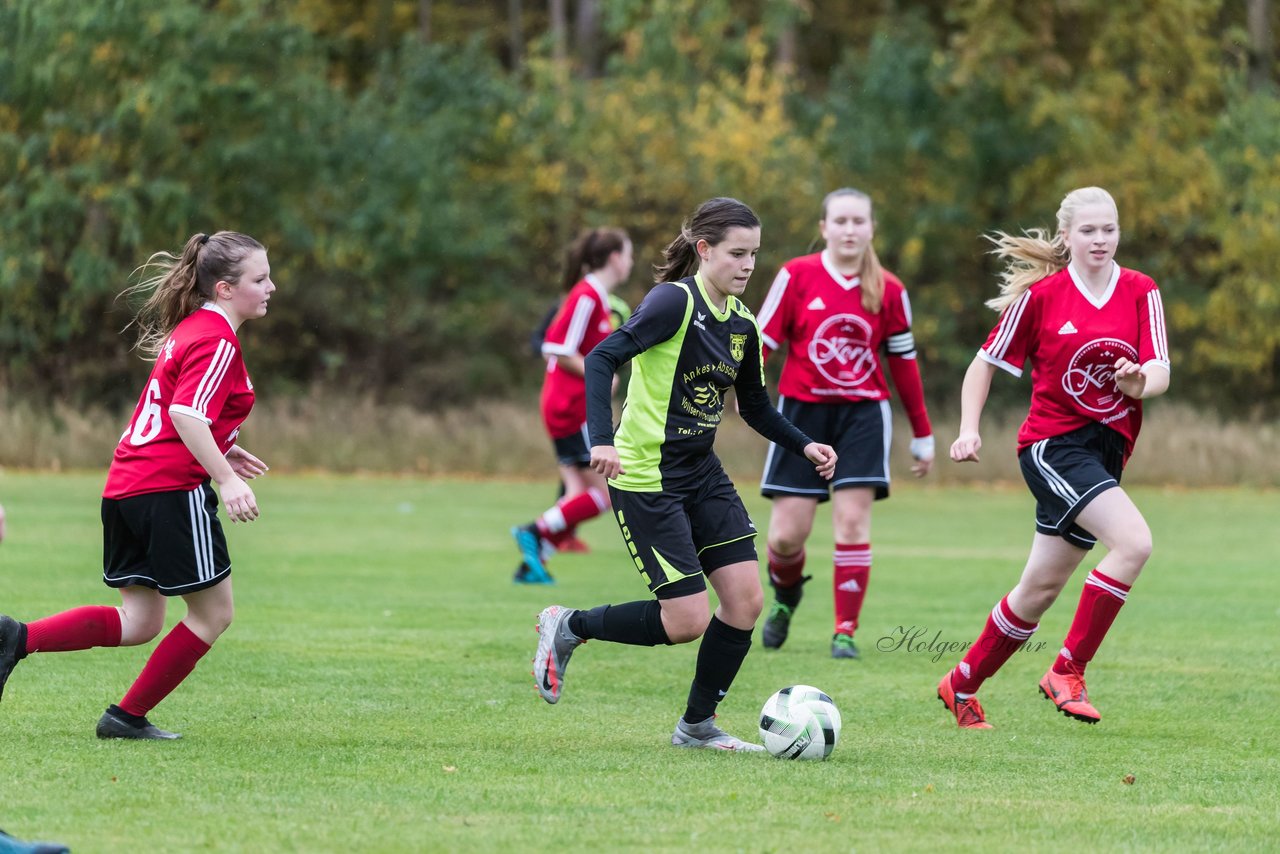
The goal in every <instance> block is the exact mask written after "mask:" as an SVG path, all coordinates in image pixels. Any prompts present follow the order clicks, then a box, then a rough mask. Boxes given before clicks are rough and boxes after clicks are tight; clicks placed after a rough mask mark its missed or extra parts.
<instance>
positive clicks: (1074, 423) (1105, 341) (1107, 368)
mask: <svg viewBox="0 0 1280 854" xmlns="http://www.w3.org/2000/svg"><path fill="white" fill-rule="evenodd" d="M978 356H979V357H980V358H982V359H984V360H986V361H987V362H990V363H991V364H993V365H996V366H997V367H1000V368H1003V369H1004V370H1006V371H1008V372H1009V373H1011V374H1013V375H1014V376H1022V367H1023V365H1025V364H1026V362H1027V361H1030V362H1031V410H1030V411H1029V412H1028V413H1027V420H1026V421H1024V422H1023V423H1022V428H1021V429H1020V430H1019V431H1018V450H1019V451H1021V450H1022V449H1023V448H1026V447H1027V446H1028V445H1030V444H1031V443H1032V442H1037V441H1039V440H1040V439H1048V438H1050V437H1053V436H1061V435H1062V434H1064V433H1069V432H1071V431H1072V430H1077V429H1079V428H1080V427H1084V426H1085V425H1087V424H1088V423H1089V422H1090V421H1097V422H1099V423H1101V424H1105V425H1107V426H1108V427H1110V428H1112V429H1113V430H1115V431H1117V432H1118V433H1120V434H1121V435H1122V436H1124V438H1125V447H1126V451H1125V459H1126V460H1127V459H1128V456H1129V454H1132V453H1133V443H1134V442H1135V441H1136V440H1137V438H1138V431H1139V430H1140V429H1141V427H1142V402H1141V401H1138V400H1134V399H1133V398H1131V397H1126V396H1125V395H1123V394H1121V393H1120V392H1119V390H1117V389H1116V385H1115V363H1116V359H1118V358H1120V357H1121V356H1124V357H1125V358H1127V359H1129V360H1131V361H1134V362H1137V363H1139V364H1140V365H1142V366H1143V367H1144V368H1145V367H1147V366H1148V365H1152V364H1155V365H1161V366H1163V367H1164V368H1166V369H1168V367H1169V341H1168V338H1167V337H1166V334H1165V326H1164V309H1163V307H1162V306H1161V303H1160V290H1159V288H1157V287H1156V283H1155V282H1153V281H1152V280H1151V279H1150V277H1148V276H1145V275H1143V274H1142V273H1139V272H1138V271H1136V270H1126V269H1124V268H1122V267H1121V266H1120V265H1118V264H1113V269H1112V274H1111V281H1110V282H1109V283H1108V284H1107V289H1106V291H1105V292H1104V293H1103V295H1102V297H1101V298H1100V299H1095V298H1094V297H1093V295H1092V294H1090V293H1089V289H1088V288H1087V287H1086V286H1085V284H1084V282H1083V281H1081V280H1080V278H1079V277H1078V276H1077V275H1076V272H1075V270H1073V269H1071V267H1070V266H1068V267H1066V268H1065V269H1063V270H1060V271H1058V272H1057V273H1054V274H1053V275H1051V276H1047V277H1045V278H1044V279H1041V280H1040V281H1038V282H1036V283H1035V284H1033V285H1032V286H1031V287H1030V288H1029V289H1027V291H1026V292H1025V293H1024V294H1023V295H1022V296H1020V297H1018V299H1017V300H1016V301H1014V302H1013V303H1012V304H1011V305H1009V306H1008V307H1007V308H1006V309H1005V310H1004V313H1003V314H1001V315H1000V322H999V323H997V324H996V328H995V329H993V330H991V334H990V335H989V336H988V337H987V343H986V344H984V345H983V346H982V349H981V350H979V351H978Z"/></svg>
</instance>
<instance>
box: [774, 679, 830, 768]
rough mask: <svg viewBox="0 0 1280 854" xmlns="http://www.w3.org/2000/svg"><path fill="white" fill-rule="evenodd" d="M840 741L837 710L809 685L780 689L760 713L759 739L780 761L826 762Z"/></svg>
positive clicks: (822, 694)
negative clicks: (816, 760)
mask: <svg viewBox="0 0 1280 854" xmlns="http://www.w3.org/2000/svg"><path fill="white" fill-rule="evenodd" d="M839 737H840V710H839V709H837V708H836V704H835V703H834V702H832V701H831V698H830V697H828V696H827V695H826V694H824V693H822V692H821V691H819V690H818V689H817V688H814V687H813V686H811V685H792V686H791V687H790V688H783V689H782V690H781V691H779V692H778V693H776V694H774V695H773V696H772V697H770V698H769V699H768V700H766V701H765V704H764V708H763V709H761V710H760V738H761V739H763V741H764V747H765V750H768V751H769V752H770V753H771V754H773V755H774V756H776V757H778V758H779V759H826V758H827V757H828V756H830V755H831V751H832V750H834V749H835V747H836V740H837V739H838V738H839Z"/></svg>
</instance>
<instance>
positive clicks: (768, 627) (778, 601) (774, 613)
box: [760, 575, 813, 649]
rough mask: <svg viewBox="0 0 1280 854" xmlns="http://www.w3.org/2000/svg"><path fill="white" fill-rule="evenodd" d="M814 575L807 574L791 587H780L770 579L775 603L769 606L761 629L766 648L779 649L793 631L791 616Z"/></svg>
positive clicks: (761, 636) (761, 637) (761, 638)
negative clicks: (805, 586)
mask: <svg viewBox="0 0 1280 854" xmlns="http://www.w3.org/2000/svg"><path fill="white" fill-rule="evenodd" d="M811 578H813V576H812V575H806V576H804V577H803V578H801V579H800V580H799V581H797V582H796V583H795V584H793V585H791V586H790V587H779V586H777V585H776V584H774V583H773V580H772V579H770V580H769V584H770V585H772V586H773V600H774V601H773V605H772V606H771V607H770V608H769V616H768V617H766V618H765V621H764V626H762V627H761V629H760V640H761V642H763V643H764V648H765V649H779V648H781V647H782V645H783V644H784V643H786V640H787V634H788V633H790V631H791V617H792V615H794V614H795V612H796V608H797V607H799V606H800V600H801V599H802V598H803V597H804V585H805V582H807V581H808V580H809V579H811Z"/></svg>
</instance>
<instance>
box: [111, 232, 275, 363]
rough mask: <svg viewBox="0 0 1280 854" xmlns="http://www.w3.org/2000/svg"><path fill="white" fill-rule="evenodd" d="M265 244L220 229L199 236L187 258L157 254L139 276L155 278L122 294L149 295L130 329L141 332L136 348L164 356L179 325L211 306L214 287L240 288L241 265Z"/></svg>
mask: <svg viewBox="0 0 1280 854" xmlns="http://www.w3.org/2000/svg"><path fill="white" fill-rule="evenodd" d="M259 250H261V251H265V249H264V247H263V245H262V244H261V243H259V242H258V241H256V240H254V239H253V238H252V237H250V236H248V235H247V234H240V233H238V232H234V231H219V232H217V233H216V234H212V235H210V234H205V233H203V232H201V233H197V234H193V235H191V237H189V238H188V239H187V242H186V244H185V245H184V246H183V247H182V254H181V255H172V254H170V253H168V252H157V253H155V254H154V255H152V256H151V257H150V258H148V259H147V260H146V263H144V264H143V265H142V266H141V267H139V268H138V269H137V270H135V271H134V272H135V273H143V274H145V273H146V271H148V270H151V271H154V275H151V276H148V277H147V278H144V279H142V280H141V281H139V282H138V283H137V284H136V285H131V286H130V287H128V288H125V290H124V291H122V292H121V294H120V296H121V297H124V298H126V299H129V298H132V297H135V296H139V295H145V300H144V302H143V303H142V306H141V307H140V308H139V309H138V313H137V314H136V315H135V316H134V318H133V320H132V321H130V322H129V324H128V325H127V326H125V329H128V328H129V326H136V327H137V329H138V341H137V343H136V344H135V345H134V347H135V349H137V350H138V351H139V352H141V353H142V354H143V355H144V356H146V357H148V358H155V357H156V356H158V355H160V351H161V350H162V349H163V348H164V343H165V341H166V340H168V338H169V335H170V333H172V332H173V329H174V327H176V326H177V325H178V324H179V323H181V322H182V320H183V319H185V318H186V317H187V316H188V315H190V314H191V313H192V312H194V311H196V310H198V309H199V308H200V307H201V306H202V305H204V304H205V303H206V302H209V301H211V300H213V299H214V298H215V294H214V287H215V286H216V285H217V283H218V282H220V281H225V282H229V283H231V284H235V283H236V282H237V281H238V280H239V278H240V265H241V263H242V262H243V261H244V259H245V258H246V257H248V255H249V254H250V253H252V252H255V251H259Z"/></svg>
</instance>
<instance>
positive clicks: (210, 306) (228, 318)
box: [200, 302, 236, 335]
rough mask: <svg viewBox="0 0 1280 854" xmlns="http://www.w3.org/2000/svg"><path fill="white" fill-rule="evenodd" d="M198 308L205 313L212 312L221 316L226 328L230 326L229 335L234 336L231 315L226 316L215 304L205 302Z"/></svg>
mask: <svg viewBox="0 0 1280 854" xmlns="http://www.w3.org/2000/svg"><path fill="white" fill-rule="evenodd" d="M200 307H201V308H202V309H204V310H205V311H213V312H217V313H218V314H220V315H222V319H223V320H225V321H226V322H227V326H230V327H231V334H232V335H235V334H236V325H235V324H234V323H232V322H231V315H229V314H227V313H226V312H225V311H223V310H222V308H221V307H220V306H219V305H218V304H217V303H213V302H207V303H205V304H204V305H202V306H200Z"/></svg>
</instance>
